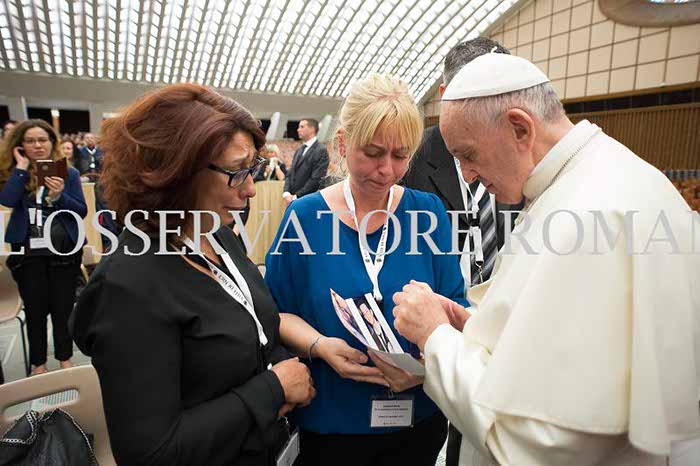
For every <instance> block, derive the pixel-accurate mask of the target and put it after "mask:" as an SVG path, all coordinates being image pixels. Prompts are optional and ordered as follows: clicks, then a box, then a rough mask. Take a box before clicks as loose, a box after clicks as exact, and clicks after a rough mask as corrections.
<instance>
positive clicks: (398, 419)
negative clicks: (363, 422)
mask: <svg viewBox="0 0 700 466" xmlns="http://www.w3.org/2000/svg"><path fill="white" fill-rule="evenodd" d="M412 425H413V397H412V396H402V395H394V396H393V397H377V398H373V399H372V414H371V417H370V427H372V428H382V427H411V426H412Z"/></svg>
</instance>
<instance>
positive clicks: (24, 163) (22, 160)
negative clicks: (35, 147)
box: [12, 146, 29, 170]
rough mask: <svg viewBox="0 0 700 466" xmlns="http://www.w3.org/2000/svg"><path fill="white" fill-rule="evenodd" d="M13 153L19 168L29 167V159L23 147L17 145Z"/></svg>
mask: <svg viewBox="0 0 700 466" xmlns="http://www.w3.org/2000/svg"><path fill="white" fill-rule="evenodd" d="M12 155H14V156H15V162H17V168H19V169H20V170H26V169H27V168H29V159H28V158H27V157H25V156H24V153H23V152H22V148H21V147H19V146H17V147H15V148H14V149H12Z"/></svg>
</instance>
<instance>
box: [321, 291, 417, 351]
mask: <svg viewBox="0 0 700 466" xmlns="http://www.w3.org/2000/svg"><path fill="white" fill-rule="evenodd" d="M331 299H332V301H333V307H334V308H335V312H336V314H337V315H338V318H339V319H340V321H341V323H342V324H343V326H344V327H345V328H346V329H347V330H348V331H349V332H350V333H351V334H352V335H353V336H354V337H355V338H357V339H358V340H360V342H361V343H362V344H363V345H365V346H367V347H369V348H372V349H374V350H379V351H384V352H387V353H403V350H402V349H401V345H400V344H399V342H398V340H397V339H396V336H395V335H394V332H393V331H392V329H391V327H390V326H389V324H388V323H387V321H386V319H385V318H384V315H383V314H382V312H381V309H380V308H379V305H378V304H377V301H376V300H375V299H374V297H373V296H372V295H371V294H369V293H368V294H366V295H364V296H359V297H357V298H350V299H346V298H342V297H341V296H340V295H338V293H336V292H335V291H333V290H331Z"/></svg>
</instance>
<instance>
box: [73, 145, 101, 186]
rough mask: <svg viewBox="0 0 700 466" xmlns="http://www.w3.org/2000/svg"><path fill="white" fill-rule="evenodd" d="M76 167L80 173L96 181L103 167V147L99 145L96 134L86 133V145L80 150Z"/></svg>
mask: <svg viewBox="0 0 700 466" xmlns="http://www.w3.org/2000/svg"><path fill="white" fill-rule="evenodd" d="M76 168H77V169H78V171H79V172H80V175H81V176H83V177H87V178H89V179H90V181H96V179H97V178H98V175H99V173H100V170H101V169H102V149H100V148H99V147H97V138H96V137H95V135H94V134H91V133H87V134H86V135H85V147H83V148H82V149H80V151H78V159H77V160H76Z"/></svg>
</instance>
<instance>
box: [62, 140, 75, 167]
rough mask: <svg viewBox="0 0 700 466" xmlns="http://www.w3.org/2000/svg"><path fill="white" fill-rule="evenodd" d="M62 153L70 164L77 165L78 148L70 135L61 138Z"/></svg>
mask: <svg viewBox="0 0 700 466" xmlns="http://www.w3.org/2000/svg"><path fill="white" fill-rule="evenodd" d="M61 153H62V154H63V156H64V157H65V158H66V159H67V160H68V163H69V164H70V165H73V166H74V165H75V159H76V154H77V150H76V148H75V144H74V143H73V140H72V139H71V138H70V137H68V136H63V137H62V138H61Z"/></svg>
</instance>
